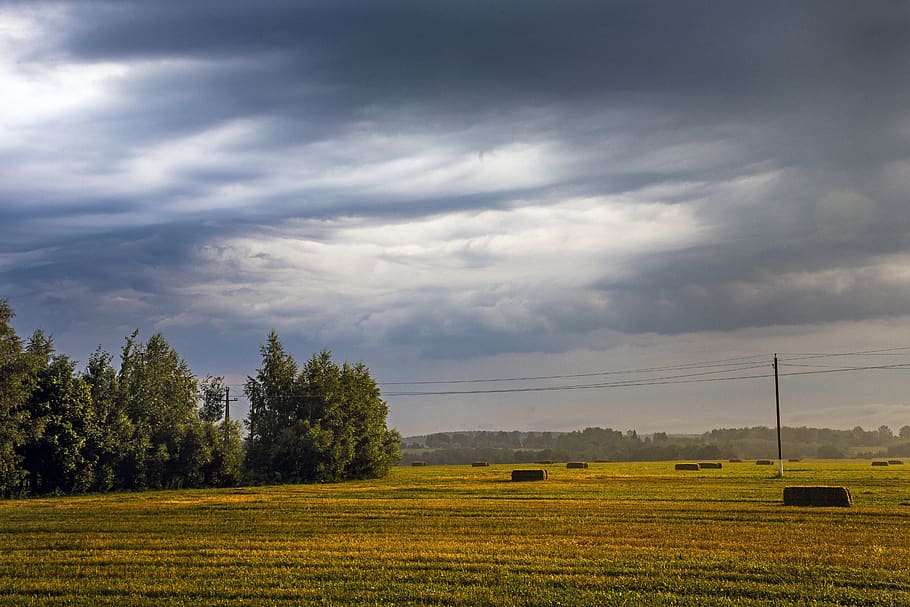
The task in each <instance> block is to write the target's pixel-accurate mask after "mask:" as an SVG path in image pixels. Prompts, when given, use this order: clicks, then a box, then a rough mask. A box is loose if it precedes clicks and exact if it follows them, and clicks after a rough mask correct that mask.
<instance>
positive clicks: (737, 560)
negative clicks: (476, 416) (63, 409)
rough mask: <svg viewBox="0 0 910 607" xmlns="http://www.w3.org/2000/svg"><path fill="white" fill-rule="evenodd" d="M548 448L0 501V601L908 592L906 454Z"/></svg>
mask: <svg viewBox="0 0 910 607" xmlns="http://www.w3.org/2000/svg"><path fill="white" fill-rule="evenodd" d="M523 467H528V466H523ZM530 467H534V466H530ZM537 467H540V466H537ZM545 467H546V468H547V469H548V470H549V474H550V478H549V480H547V481H543V482H532V483H512V482H509V480H508V479H509V473H510V471H511V470H512V468H513V466H490V467H488V468H472V467H470V466H439V467H424V468H410V467H401V468H397V469H395V470H393V472H392V474H391V475H390V477H389V478H387V479H383V480H380V481H372V482H357V483H346V484H342V485H305V486H284V487H254V488H243V489H228V490H217V491H216V490H206V491H173V492H155V493H136V494H116V495H103V496H87V497H68V498H53V499H35V500H19V501H7V502H0V546H2V551H0V605H239V604H249V605H298V604H304V605H308V604H313V605H323V604H326V605H351V604H360V605H380V604H385V605H572V606H576V605H598V606H601V605H636V606H641V605H875V606H882V605H910V463H908V464H907V465H905V466H889V467H887V468H873V467H871V466H870V462H868V461H864V462H799V463H790V464H786V466H785V467H786V475H785V476H786V478H784V479H782V480H781V479H777V478H774V476H775V475H776V472H777V467H776V466H773V467H769V466H756V465H755V464H754V463H748V462H747V463H738V464H730V463H725V464H724V467H723V469H721V470H702V471H698V472H681V471H680V472H677V471H675V470H673V464H672V463H647V464H639V463H635V464H618V463H617V464H612V463H611V464H591V467H590V468H588V469H580V470H568V469H566V467H565V464H562V465H557V464H553V465H548V466H545ZM788 484H833V485H844V486H846V487H848V488H849V489H850V490H851V491H852V493H853V497H854V500H855V505H854V507H853V508H794V507H785V506H784V505H783V500H782V495H783V489H784V487H785V486H786V485H788Z"/></svg>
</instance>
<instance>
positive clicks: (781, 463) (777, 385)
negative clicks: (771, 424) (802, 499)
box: [774, 352, 784, 478]
mask: <svg viewBox="0 0 910 607" xmlns="http://www.w3.org/2000/svg"><path fill="white" fill-rule="evenodd" d="M777 366H778V365H777V352H775V353H774V404H775V406H776V408H777V461H778V464H779V466H780V472H779V474H780V478H783V477H784V455H783V451H782V450H781V447H780V383H779V381H778V379H777Z"/></svg>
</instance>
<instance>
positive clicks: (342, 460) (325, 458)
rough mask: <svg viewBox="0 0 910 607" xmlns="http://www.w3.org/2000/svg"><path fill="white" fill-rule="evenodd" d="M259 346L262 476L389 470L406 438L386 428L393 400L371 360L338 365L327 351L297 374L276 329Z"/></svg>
mask: <svg viewBox="0 0 910 607" xmlns="http://www.w3.org/2000/svg"><path fill="white" fill-rule="evenodd" d="M260 352H261V354H262V366H261V367H260V368H259V370H258V372H257V375H256V377H255V378H253V377H250V378H248V380H247V382H246V386H245V392H246V394H247V397H249V399H250V415H249V421H248V427H249V437H248V441H247V466H248V468H249V469H250V471H251V472H252V473H253V475H254V476H255V477H257V478H259V479H262V480H275V481H281V482H301V481H320V482H327V481H339V480H345V479H351V478H371V477H378V476H383V475H385V474H387V473H388V471H389V468H390V467H391V466H392V465H393V464H394V463H396V462H397V461H398V459H399V445H400V441H401V437H400V435H399V434H398V432H396V431H394V430H389V429H388V428H387V427H386V417H387V415H388V407H387V405H386V404H385V402H383V401H382V399H381V398H380V393H379V388H378V387H377V386H376V382H375V381H373V379H372V377H370V374H369V370H368V369H367V368H366V366H365V365H363V364H362V363H358V364H355V365H352V364H349V363H344V364H343V365H341V366H339V365H338V364H336V363H335V362H333V361H332V354H331V352H329V351H328V350H323V351H322V352H320V353H319V354H314V355H313V356H312V357H311V358H310V359H309V360H308V361H307V363H306V365H304V367H303V369H302V370H301V371H300V372H299V374H298V372H297V370H298V367H297V363H296V362H295V361H294V359H293V358H292V357H291V356H290V355H289V354H287V353H286V352H285V351H284V348H283V346H282V345H281V341H280V340H279V339H278V334H277V333H276V332H275V331H272V332H271V333H270V334H269V336H268V340H267V342H266V344H265V345H263V346H262V348H261V349H260Z"/></svg>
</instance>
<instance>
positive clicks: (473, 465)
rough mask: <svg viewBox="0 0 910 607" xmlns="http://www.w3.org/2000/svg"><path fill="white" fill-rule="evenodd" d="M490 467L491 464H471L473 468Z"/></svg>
mask: <svg viewBox="0 0 910 607" xmlns="http://www.w3.org/2000/svg"><path fill="white" fill-rule="evenodd" d="M489 465H490V463H489V462H471V466H472V467H474V468H485V467H487V466H489Z"/></svg>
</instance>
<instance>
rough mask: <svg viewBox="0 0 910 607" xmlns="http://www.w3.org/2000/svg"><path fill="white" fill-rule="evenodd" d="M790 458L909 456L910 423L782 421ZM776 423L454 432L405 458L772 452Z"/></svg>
mask: <svg viewBox="0 0 910 607" xmlns="http://www.w3.org/2000/svg"><path fill="white" fill-rule="evenodd" d="M781 443H782V450H783V457H784V458H786V459H801V458H821V459H836V458H844V457H882V456H893V457H910V426H904V427H903V428H901V429H900V431H899V432H898V433H894V432H893V431H892V430H891V429H890V428H888V427H887V426H882V427H880V428H879V429H877V430H864V429H863V428H861V427H859V426H857V427H856V428H853V429H852V430H832V429H828V428H807V427H799V428H792V427H783V428H782V429H781ZM776 457H777V432H776V430H775V429H773V428H768V427H765V426H755V427H751V428H721V429H715V430H711V431H709V432H705V433H703V434H700V435H680V434H669V433H666V432H655V433H654V434H649V435H639V434H638V433H637V432H636V431H634V430H629V431H626V432H621V431H619V430H613V429H611V428H585V429H584V430H576V431H571V432H524V431H518V430H512V431H504V430H499V431H489V430H475V431H456V432H437V433H433V434H426V435H418V436H407V437H405V438H404V439H402V463H404V464H408V463H411V462H413V461H418V460H419V461H425V462H427V463H433V464H465V463H470V462H472V461H478V460H483V461H488V462H490V463H522V462H533V461H540V460H552V461H568V460H584V461H659V460H677V459H768V458H771V459H774V458H776Z"/></svg>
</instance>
